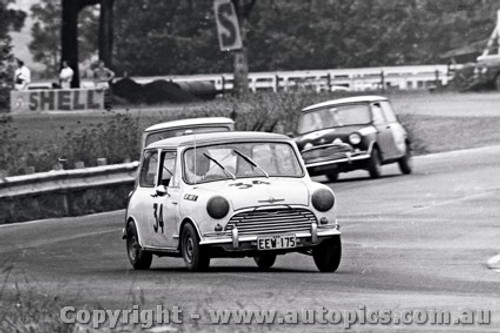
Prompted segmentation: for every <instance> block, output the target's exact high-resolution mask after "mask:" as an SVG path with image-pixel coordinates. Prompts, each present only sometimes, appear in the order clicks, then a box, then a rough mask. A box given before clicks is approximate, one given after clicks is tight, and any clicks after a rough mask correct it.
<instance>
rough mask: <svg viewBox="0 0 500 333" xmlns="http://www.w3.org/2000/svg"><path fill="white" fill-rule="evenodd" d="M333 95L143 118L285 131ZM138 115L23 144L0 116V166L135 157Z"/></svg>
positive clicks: (221, 101) (238, 102) (219, 104)
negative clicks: (222, 121) (48, 141)
mask: <svg viewBox="0 0 500 333" xmlns="http://www.w3.org/2000/svg"><path fill="white" fill-rule="evenodd" d="M339 97H343V96H339V94H338V93H329V92H321V93H317V92H315V91H312V90H302V91H292V92H279V93H273V92H259V93H256V94H250V95H246V96H243V97H239V98H238V97H234V96H230V95H227V96H223V97H221V98H218V99H216V100H214V101H212V102H209V103H203V104H197V105H188V106H186V107H184V108H183V109H181V110H172V111H171V112H169V113H168V114H167V115H166V116H165V117H163V118H153V117H151V118H148V120H149V121H151V123H158V122H161V121H170V120H176V119H183V118H196V117H215V116H225V117H231V118H233V119H235V122H236V129H237V130H242V131H263V132H277V133H289V132H293V131H294V130H295V128H296V126H297V122H298V118H299V115H300V110H301V109H303V108H304V107H306V106H308V105H311V104H315V103H319V102H324V101H327V100H329V99H333V98H339ZM400 118H401V121H402V122H403V123H404V124H405V126H406V128H407V129H408V131H409V132H410V137H411V139H412V143H413V150H414V152H415V153H416V154H423V153H426V152H427V147H426V145H425V142H424V140H423V139H422V138H421V137H419V135H418V133H419V132H420V129H419V121H418V119H417V118H416V117H414V116H412V115H410V114H403V115H401V116H400ZM139 120H140V119H139V118H138V117H134V116H132V115H131V114H129V113H116V114H114V115H113V116H112V117H110V118H107V120H106V121H105V122H100V123H96V124H90V125H89V126H86V127H83V128H81V129H79V130H78V131H71V132H70V131H66V132H64V129H61V133H60V134H59V133H58V134H57V137H58V138H59V140H57V143H56V144H53V145H48V146H47V145H42V144H37V145H35V146H31V147H27V146H26V145H23V146H22V145H21V143H20V141H19V140H18V139H17V135H16V128H15V127H14V126H13V125H12V119H11V118H10V117H5V116H4V117H2V118H0V140H1V142H2V145H1V146H0V153H1V154H0V170H8V171H9V172H10V173H11V174H19V173H20V172H22V170H23V168H25V167H26V166H29V165H33V166H35V169H36V171H47V170H50V169H52V168H53V166H54V164H56V163H57V162H58V161H61V160H62V161H64V162H65V163H64V167H65V168H67V169H69V168H73V167H74V164H75V162H77V161H83V162H84V163H85V166H95V165H96V164H97V159H98V158H106V159H107V163H108V164H115V163H122V162H124V161H126V160H137V159H139V156H140V138H141V132H142V128H143V126H140V125H139V122H140V121H139ZM143 125H144V124H143Z"/></svg>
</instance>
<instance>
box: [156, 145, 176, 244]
mask: <svg viewBox="0 0 500 333" xmlns="http://www.w3.org/2000/svg"><path fill="white" fill-rule="evenodd" d="M178 170H179V168H178V167H177V152H176V151H175V150H164V151H162V152H161V154H160V168H159V176H158V186H164V187H165V189H166V192H164V193H163V192H162V193H156V195H157V196H156V197H155V198H154V207H153V209H154V212H155V213H154V216H153V217H154V221H153V222H154V226H153V230H154V231H155V232H156V233H157V237H156V240H157V242H158V244H157V246H161V247H162V248H169V249H176V248H177V242H178V238H177V225H178V222H179V195H180V188H179V174H178ZM157 192H160V191H157Z"/></svg>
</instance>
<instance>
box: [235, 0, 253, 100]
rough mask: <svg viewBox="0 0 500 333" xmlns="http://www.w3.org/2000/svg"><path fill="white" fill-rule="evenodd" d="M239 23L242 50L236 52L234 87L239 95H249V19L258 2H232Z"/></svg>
mask: <svg viewBox="0 0 500 333" xmlns="http://www.w3.org/2000/svg"><path fill="white" fill-rule="evenodd" d="M232 2H233V5H234V8H235V10H236V15H237V16H238V22H239V25H240V33H241V43H242V44H243V47H242V48H241V50H238V51H234V80H233V82H234V86H233V92H234V93H236V94H237V95H244V94H247V93H248V91H249V89H248V50H247V45H246V44H247V31H248V19H249V18H250V13H251V12H252V8H253V6H254V5H255V2H256V0H232Z"/></svg>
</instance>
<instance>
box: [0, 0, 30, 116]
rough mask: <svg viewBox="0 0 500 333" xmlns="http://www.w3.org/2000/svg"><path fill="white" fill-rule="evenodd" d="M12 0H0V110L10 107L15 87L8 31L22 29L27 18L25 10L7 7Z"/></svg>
mask: <svg viewBox="0 0 500 333" xmlns="http://www.w3.org/2000/svg"><path fill="white" fill-rule="evenodd" d="M12 2H13V1H11V0H9V1H2V2H0V18H1V19H0V110H2V109H7V108H8V107H9V96H10V90H12V87H13V77H14V75H13V74H14V73H13V70H12V66H11V64H12V54H11V50H12V45H11V38H10V36H9V35H8V33H9V31H10V30H16V31H19V30H21V28H22V27H23V25H24V19H25V18H26V13H25V12H23V11H20V10H14V9H8V8H7V5H8V4H9V3H12Z"/></svg>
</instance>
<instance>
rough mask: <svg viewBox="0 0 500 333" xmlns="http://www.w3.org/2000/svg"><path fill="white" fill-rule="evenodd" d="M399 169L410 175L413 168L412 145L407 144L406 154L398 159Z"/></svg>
mask: <svg viewBox="0 0 500 333" xmlns="http://www.w3.org/2000/svg"><path fill="white" fill-rule="evenodd" d="M398 165H399V170H401V172H402V173H403V174H405V175H409V174H410V173H411V172H412V169H413V161H412V156H411V150H410V146H408V145H406V154H405V156H403V157H401V158H400V159H399V160H398Z"/></svg>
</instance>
